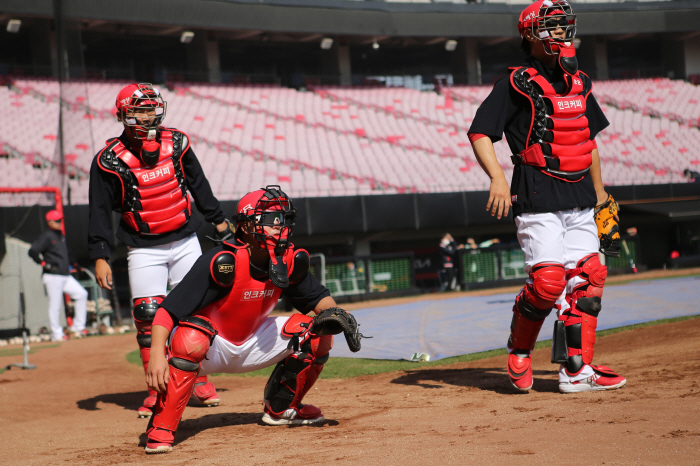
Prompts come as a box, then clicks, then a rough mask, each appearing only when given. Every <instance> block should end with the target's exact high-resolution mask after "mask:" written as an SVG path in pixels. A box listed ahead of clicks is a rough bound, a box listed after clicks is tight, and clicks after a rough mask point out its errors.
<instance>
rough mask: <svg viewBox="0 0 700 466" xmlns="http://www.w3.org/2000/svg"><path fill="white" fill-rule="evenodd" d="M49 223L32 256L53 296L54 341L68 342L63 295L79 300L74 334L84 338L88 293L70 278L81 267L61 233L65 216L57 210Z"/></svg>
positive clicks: (73, 327) (51, 298)
mask: <svg viewBox="0 0 700 466" xmlns="http://www.w3.org/2000/svg"><path fill="white" fill-rule="evenodd" d="M46 222H47V223H48V225H49V229H48V230H46V231H45V232H43V233H42V234H41V235H40V236H39V238H37V240H36V241H34V242H33V243H32V246H31V248H30V249H29V257H31V258H32V259H34V262H36V263H37V264H39V265H41V267H42V268H43V275H42V277H41V280H42V282H43V283H44V286H45V287H46V294H47V295H48V296H49V324H50V326H51V341H65V340H68V335H66V334H65V333H64V332H63V327H62V326H61V322H60V317H61V301H62V300H63V293H67V294H68V295H69V296H70V297H71V298H72V299H74V300H75V316H74V319H73V325H72V327H71V329H70V331H71V333H73V335H75V336H77V337H82V336H84V335H86V334H87V332H86V330H85V321H86V320H87V298H88V292H87V290H85V288H83V287H82V286H80V283H78V281H77V280H76V279H75V278H73V277H72V276H71V275H70V272H71V271H72V270H73V267H77V264H76V262H75V261H74V260H73V258H72V257H71V256H70V254H69V253H68V246H66V237H65V236H64V234H63V231H62V230H61V222H63V215H61V213H60V212H59V211H57V210H51V211H49V212H48V213H47V214H46Z"/></svg>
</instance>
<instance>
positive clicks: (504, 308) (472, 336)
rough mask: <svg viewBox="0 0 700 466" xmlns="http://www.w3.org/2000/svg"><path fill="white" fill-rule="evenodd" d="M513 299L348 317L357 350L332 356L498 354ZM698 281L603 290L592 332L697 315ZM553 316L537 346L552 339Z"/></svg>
mask: <svg viewBox="0 0 700 466" xmlns="http://www.w3.org/2000/svg"><path fill="white" fill-rule="evenodd" d="M514 298H515V293H508V294H495V295H492V296H478V297H477V296H474V297H469V296H467V297H459V298H453V299H439V300H428V301H417V302H413V303H407V304H399V305H394V306H384V307H373V308H369V309H363V310H356V311H353V315H354V316H355V317H356V318H357V321H358V322H359V323H360V324H361V327H360V331H361V332H362V333H364V334H365V335H371V336H373V337H374V338H372V339H363V340H362V350H361V351H360V352H359V353H351V352H350V350H348V347H347V345H346V344H345V341H344V339H343V338H342V335H338V336H337V337H336V343H335V345H334V348H333V350H332V353H331V355H332V356H338V357H355V358H370V359H408V358H410V357H411V355H412V354H413V353H426V354H428V355H430V358H431V360H436V359H442V358H447V357H450V356H458V355H461V354H468V353H475V352H479V351H486V350H492V349H498V348H504V347H505V345H506V341H507V340H508V335H509V328H510V321H511V318H512V315H513V314H512V311H511V309H512V307H513V299H514ZM699 302H700V277H684V278H673V279H662V280H648V281H638V282H634V283H629V284H625V285H616V286H607V287H606V288H605V293H604V295H603V310H602V311H601V313H600V316H599V318H598V329H599V330H604V329H608V328H615V327H622V326H625V325H632V324H638V323H642V322H649V321H652V320H658V319H666V318H671V317H681V316H688V315H695V314H700V310H699V308H698V303H699ZM555 318H556V317H555V313H554V312H553V313H552V314H551V315H550V316H549V317H548V318H547V320H546V321H545V324H544V326H543V327H542V332H541V333H540V338H539V339H540V340H548V339H551V338H552V329H553V326H554V324H553V322H554V319H555Z"/></svg>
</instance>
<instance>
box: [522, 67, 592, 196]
mask: <svg viewBox="0 0 700 466" xmlns="http://www.w3.org/2000/svg"><path fill="white" fill-rule="evenodd" d="M564 79H565V81H566V85H567V89H568V90H567V92H566V93H564V94H561V95H560V94H557V93H556V91H555V90H554V88H553V87H552V85H551V84H550V83H549V82H548V81H547V80H546V79H545V78H544V77H543V76H541V75H539V74H537V70H535V69H534V68H525V67H522V68H515V69H513V71H512V72H511V74H510V84H511V86H512V87H513V88H514V89H515V90H516V91H517V92H519V93H520V94H522V95H523V96H525V97H526V98H527V99H528V100H529V101H530V105H531V106H532V118H531V120H530V130H529V132H528V138H527V146H526V148H525V150H524V151H522V152H521V153H520V154H517V155H514V156H512V157H511V159H512V160H513V162H514V163H516V164H519V163H520V164H525V165H532V166H534V167H537V168H539V169H540V170H542V172H544V173H546V174H547V175H550V176H553V177H555V178H559V179H562V180H565V181H571V182H576V181H580V180H582V179H583V177H584V176H585V175H586V174H587V173H588V170H589V169H590V167H591V160H592V156H591V152H592V151H593V149H595V143H594V142H593V141H591V140H590V139H589V138H590V136H591V131H590V129H589V128H588V118H586V100H587V99H588V96H589V95H590V93H591V80H590V79H589V78H588V76H586V75H585V74H583V73H581V72H580V71H578V72H577V73H576V74H575V75H572V76H569V75H567V74H566V73H565V74H564Z"/></svg>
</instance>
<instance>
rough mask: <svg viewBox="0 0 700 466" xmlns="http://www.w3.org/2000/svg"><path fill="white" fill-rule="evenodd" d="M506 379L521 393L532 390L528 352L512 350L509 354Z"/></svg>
mask: <svg viewBox="0 0 700 466" xmlns="http://www.w3.org/2000/svg"><path fill="white" fill-rule="evenodd" d="M508 377H509V378H510V383H511V385H513V387H515V388H516V389H518V390H520V391H522V392H526V391H528V390H530V389H531V388H532V359H531V358H530V352H529V351H527V352H525V351H519V350H513V351H512V352H511V353H510V355H509V356H508Z"/></svg>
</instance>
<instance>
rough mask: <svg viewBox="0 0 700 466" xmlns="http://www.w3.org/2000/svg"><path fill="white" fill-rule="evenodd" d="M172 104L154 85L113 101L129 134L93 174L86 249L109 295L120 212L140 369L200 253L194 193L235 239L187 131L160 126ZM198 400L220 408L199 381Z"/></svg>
mask: <svg viewBox="0 0 700 466" xmlns="http://www.w3.org/2000/svg"><path fill="white" fill-rule="evenodd" d="M166 108H167V102H165V101H164V100H163V96H162V95H161V94H160V92H159V90H158V89H157V88H154V87H153V86H152V85H151V84H145V83H141V84H129V85H128V86H126V87H124V88H123V89H122V90H121V91H120V92H119V94H118V95H117V99H116V110H117V117H118V119H119V121H120V122H122V123H123V124H124V132H123V133H122V134H121V136H119V137H117V138H112V139H109V140H108V141H107V142H106V146H105V147H104V148H103V149H102V150H101V151H100V152H99V153H98V154H97V156H95V158H94V160H93V162H92V167H91V168H90V226H89V230H88V245H89V252H90V258H91V259H94V260H95V278H96V279H97V283H98V284H99V285H100V286H101V287H103V288H105V289H112V288H111V287H112V269H111V267H110V265H109V259H110V248H109V243H110V242H111V240H112V211H117V212H119V213H120V214H121V221H120V223H119V227H118V229H117V235H116V236H117V238H119V240H120V241H121V242H122V243H124V244H126V245H127V246H128V247H129V253H128V255H127V260H128V262H129V286H130V288H131V297H132V299H133V302H134V308H133V317H134V322H135V324H136V329H137V330H138V334H137V335H136V341H137V343H138V345H139V351H140V354H141V360H142V361H143V368H144V370H146V368H147V367H148V362H149V360H150V357H151V325H152V322H153V318H154V317H155V313H156V310H157V309H158V304H159V303H160V302H161V301H163V298H165V295H166V291H167V287H168V284H170V287H171V288H175V287H176V286H177V285H178V284H179V283H180V280H182V278H183V277H184V276H185V274H186V273H187V272H188V271H189V270H190V268H191V267H192V264H194V262H195V261H196V260H197V258H198V257H199V256H201V255H202V249H201V247H200V245H199V241H198V240H197V235H196V231H197V229H198V228H199V227H200V226H201V221H200V220H199V218H198V217H196V216H195V217H192V216H191V214H192V206H191V201H190V194H191V195H192V198H193V199H194V202H195V204H196V205H197V209H198V210H199V211H200V212H202V214H203V215H204V218H205V219H206V220H207V221H208V222H211V223H213V224H215V225H216V230H217V237H218V238H222V239H223V238H227V237H229V236H230V235H232V232H231V229H230V227H229V223H228V221H226V219H225V218H224V213H223V211H222V210H221V207H220V205H219V201H218V200H217V199H216V198H215V197H214V194H213V193H212V190H211V187H210V186H209V182H208V181H207V179H206V177H205V175H204V172H203V171H202V167H201V165H200V164H199V161H198V160H197V157H196V156H195V154H194V151H193V150H192V148H191V147H190V139H189V137H188V136H187V134H185V133H184V132H182V131H178V130H176V129H174V128H166V127H164V126H162V125H161V123H162V122H163V120H164V118H165V114H166ZM156 395H157V393H156V392H155V391H153V390H149V393H148V396H147V397H146V399H145V400H144V401H143V405H142V406H141V407H140V408H139V409H138V416H139V417H142V418H146V417H150V416H151V415H152V410H153V406H154V405H155V402H156ZM195 396H196V397H197V399H198V400H199V401H200V402H201V403H202V404H203V405H205V406H216V405H218V404H219V397H218V395H217V394H216V389H215V388H214V385H213V384H212V383H211V382H209V381H208V380H207V379H206V377H201V378H200V379H199V380H198V381H197V384H196V387H195Z"/></svg>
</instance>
